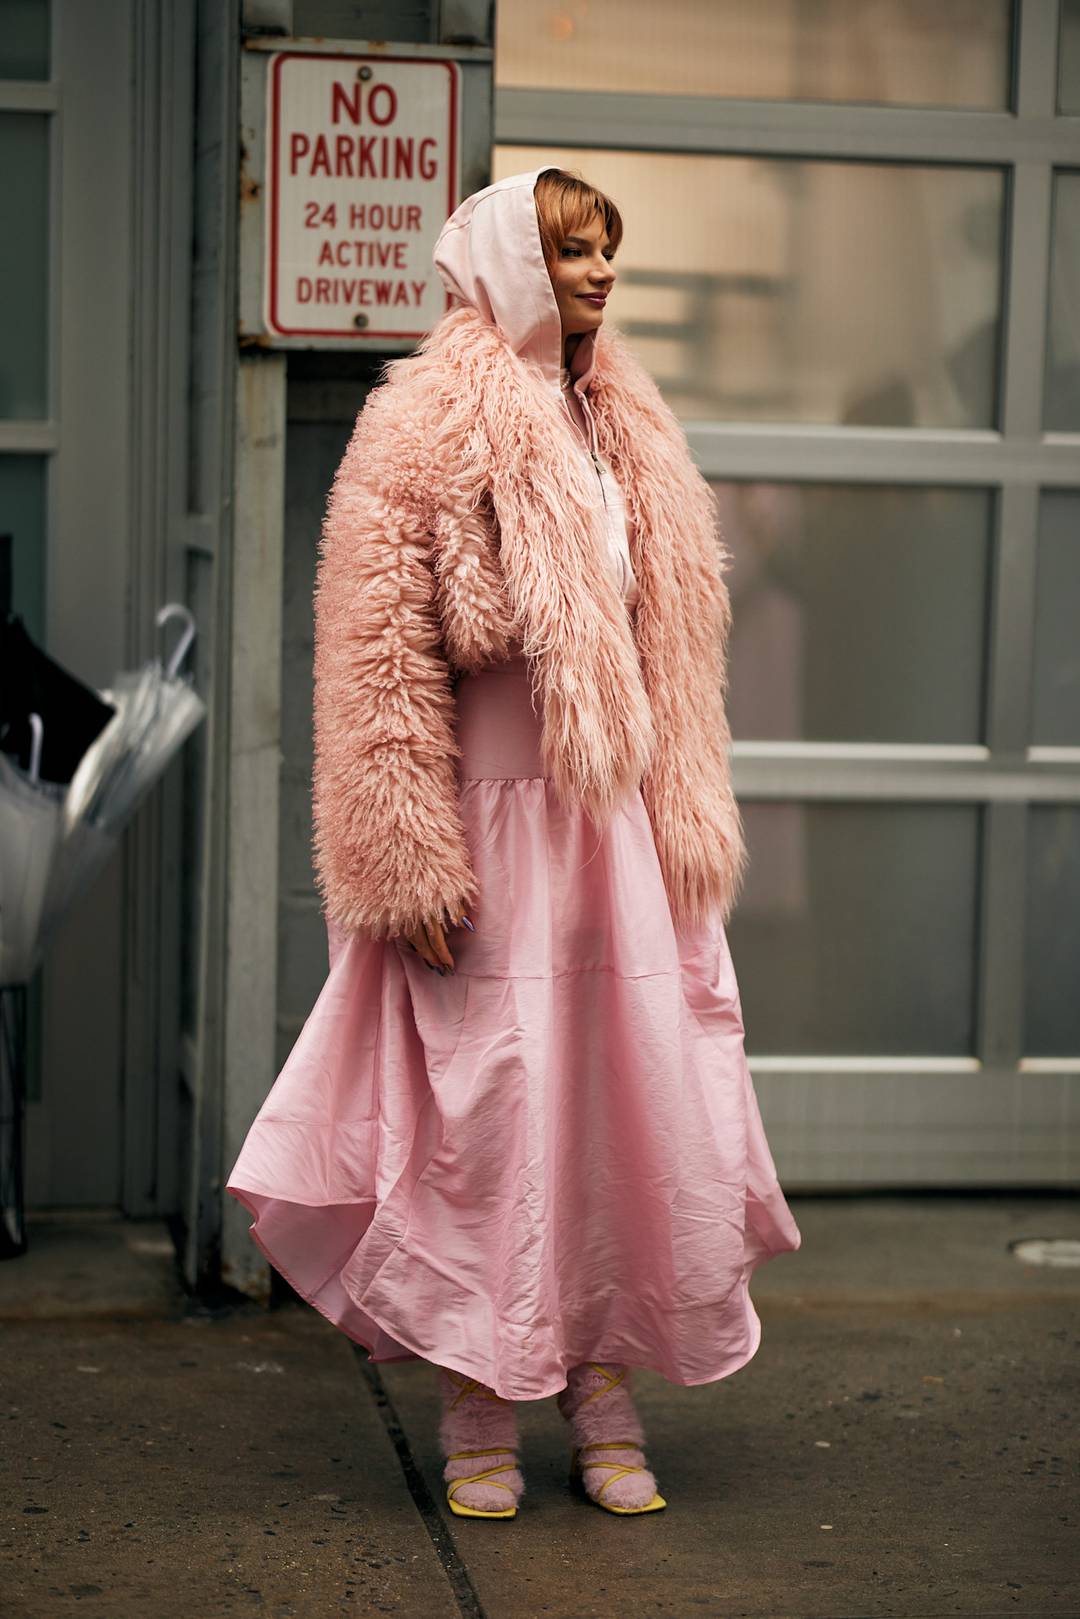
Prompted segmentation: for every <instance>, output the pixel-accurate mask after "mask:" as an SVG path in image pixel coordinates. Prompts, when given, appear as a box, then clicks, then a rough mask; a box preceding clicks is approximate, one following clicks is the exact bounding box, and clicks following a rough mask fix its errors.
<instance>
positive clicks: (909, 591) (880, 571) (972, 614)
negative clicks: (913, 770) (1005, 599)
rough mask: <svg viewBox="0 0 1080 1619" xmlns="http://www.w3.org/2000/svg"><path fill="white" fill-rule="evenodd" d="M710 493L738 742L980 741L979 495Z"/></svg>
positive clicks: (982, 564)
mask: <svg viewBox="0 0 1080 1619" xmlns="http://www.w3.org/2000/svg"><path fill="white" fill-rule="evenodd" d="M714 488H715V489H716V493H717V499H718V502H719V512H720V530H721V533H722V535H723V537H724V541H725V544H726V546H727V548H728V550H729V551H730V552H731V553H732V556H733V561H732V563H731V565H730V567H729V569H728V572H727V582H728V588H729V590H730V592H731V602H732V609H733V614H734V624H733V627H732V631H731V642H730V666H731V675H730V680H731V690H730V699H729V705H728V712H729V716H730V719H731V728H732V734H733V736H734V737H735V739H736V741H752V740H753V741H757V740H760V741H785V742H786V741H809V742H901V743H903V742H907V743H912V742H914V743H919V742H922V743H959V744H964V743H980V742H982V741H983V700H984V670H985V665H986V627H987V615H988V594H989V581H990V520H991V511H992V502H991V497H990V495H989V493H988V492H987V491H985V490H981V489H933V488H931V489H926V488H910V487H883V486H879V485H871V486H864V485H838V484H807V485H799V484H767V483H717V484H714Z"/></svg>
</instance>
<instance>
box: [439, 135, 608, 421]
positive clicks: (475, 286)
mask: <svg viewBox="0 0 1080 1619" xmlns="http://www.w3.org/2000/svg"><path fill="white" fill-rule="evenodd" d="M551 167H552V165H551V164H550V163H545V165H544V167H543V168H542V169H532V170H531V171H530V172H529V173H528V174H510V175H507V177H506V179H505V180H498V181H496V183H495V184H494V185H490V186H486V187H485V188H484V190H483V191H474V192H473V194H472V196H471V197H466V198H465V201H464V202H463V203H461V204H459V206H458V207H457V208H455V210H454V212H453V213H452V214H451V215H450V218H449V219H448V220H447V221H446V224H445V225H444V226H443V228H442V230H441V232H440V233H439V239H438V241H437V242H436V243H435V252H434V260H435V268H436V269H437V270H438V272H439V275H440V276H441V277H442V281H443V285H444V286H445V287H446V290H447V292H449V293H450V295H451V297H453V298H454V299H455V301H456V304H455V306H457V305H461V304H467V305H469V307H470V308H472V309H475V310H478V311H479V313H480V314H481V315H482V316H483V318H484V320H486V321H489V322H490V323H491V325H492V326H494V327H496V328H497V330H498V331H500V332H501V333H502V335H503V336H504V337H505V338H506V340H507V342H508V343H509V344H510V347H511V348H512V349H513V351H514V353H515V354H517V355H518V356H519V357H520V358H521V359H523V360H531V361H534V362H535V363H536V364H537V365H538V366H539V367H540V369H541V371H542V373H543V375H544V379H545V381H547V382H549V383H550V384H551V386H552V387H553V388H555V389H556V390H558V389H559V387H560V382H559V374H560V371H561V369H562V364H563V343H562V322H561V320H560V318H559V306H558V304H557V303H556V302H555V293H554V292H553V290H552V286H551V277H550V276H549V275H548V271H547V265H546V264H545V263H544V254H543V249H542V248H541V245H540V226H539V223H538V222H537V218H536V204H535V202H534V201H533V190H534V187H535V186H536V182H537V180H538V179H539V178H540V176H541V175H542V174H544V173H545V172H546V171H547V170H548V169H550V168H551ZM595 348H596V337H595V333H593V332H587V333H586V334H585V335H584V337H582V339H581V341H580V343H579V344H578V346H577V349H576V350H575V353H574V359H573V363H572V365H571V368H570V370H571V374H572V376H573V378H574V389H575V392H577V393H579V394H580V393H583V392H584V391H585V389H587V388H588V386H589V383H590V381H591V380H592V375H593V370H594V367H595Z"/></svg>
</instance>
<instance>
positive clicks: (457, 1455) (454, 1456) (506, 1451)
mask: <svg viewBox="0 0 1080 1619" xmlns="http://www.w3.org/2000/svg"><path fill="white" fill-rule="evenodd" d="M514 1454H515V1451H514V1447H513V1445H489V1446H488V1448H487V1450H455V1451H453V1452H451V1454H450V1455H449V1456H448V1457H447V1458H446V1459H447V1461H448V1462H459V1461H461V1460H462V1458H463V1457H466V1456H513V1455H514Z"/></svg>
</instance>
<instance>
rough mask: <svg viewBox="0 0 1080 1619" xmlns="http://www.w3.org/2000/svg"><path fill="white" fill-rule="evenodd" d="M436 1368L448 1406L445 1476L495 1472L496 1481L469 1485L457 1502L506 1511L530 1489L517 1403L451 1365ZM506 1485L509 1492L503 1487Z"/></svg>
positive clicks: (443, 1435)
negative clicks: (522, 1464) (520, 1458)
mask: <svg viewBox="0 0 1080 1619" xmlns="http://www.w3.org/2000/svg"><path fill="white" fill-rule="evenodd" d="M435 1370H436V1373H437V1378H438V1386H439V1397H440V1401H441V1406H442V1412H441V1416H440V1418H439V1443H440V1446H441V1448H442V1454H443V1457H444V1459H445V1462H446V1465H445V1467H444V1469H443V1478H444V1479H445V1481H446V1482H447V1483H448V1484H449V1483H450V1481H451V1480H452V1479H455V1478H467V1477H471V1476H472V1475H473V1474H474V1473H487V1472H492V1477H491V1478H489V1479H487V1480H485V1481H484V1482H483V1483H478V1484H463V1485H462V1486H461V1488H460V1490H457V1491H455V1493H454V1499H455V1500H456V1501H460V1503H461V1505H462V1506H466V1507H475V1508H476V1509H477V1511H479V1512H501V1511H502V1510H503V1509H504V1508H505V1507H508V1506H511V1505H514V1504H516V1503H517V1502H518V1501H520V1500H521V1497H522V1495H523V1494H524V1491H525V1481H524V1479H523V1478H522V1476H521V1473H520V1471H519V1470H518V1466H517V1455H516V1452H517V1447H518V1431H517V1415H516V1413H515V1411H514V1405H513V1401H512V1400H505V1399H503V1398H502V1396H501V1395H498V1394H496V1393H495V1391H494V1389H490V1388H488V1387H487V1385H486V1384H485V1383H481V1382H479V1381H478V1380H477V1379H476V1378H475V1377H466V1376H465V1375H464V1374H463V1373H462V1372H457V1371H453V1370H451V1369H450V1368H449V1367H446V1366H437V1367H436V1368H435ZM462 1452H465V1454H464V1455H463V1454H462ZM476 1452H480V1454H475V1453H476ZM492 1470H494V1471H492ZM503 1485H505V1486H507V1488H505V1489H504V1488H500V1486H503Z"/></svg>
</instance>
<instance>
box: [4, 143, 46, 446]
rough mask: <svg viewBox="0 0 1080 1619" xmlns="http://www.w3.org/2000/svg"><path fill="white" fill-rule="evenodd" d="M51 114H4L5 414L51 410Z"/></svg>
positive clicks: (43, 413)
mask: <svg viewBox="0 0 1080 1619" xmlns="http://www.w3.org/2000/svg"><path fill="white" fill-rule="evenodd" d="M48 141H49V119H48V115H47V114H46V113H36V112H35V113H30V112H0V174H3V176H4V184H3V188H2V189H0V418H5V419H8V420H10V419H11V418H12V417H17V416H23V417H27V416H29V417H31V418H41V417H44V416H47V415H48V410H47V408H46V374H45V363H46V313H47V310H46V302H47V298H48V286H49V275H48V268H49V266H48V252H49V245H48V219H49V148H48Z"/></svg>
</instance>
